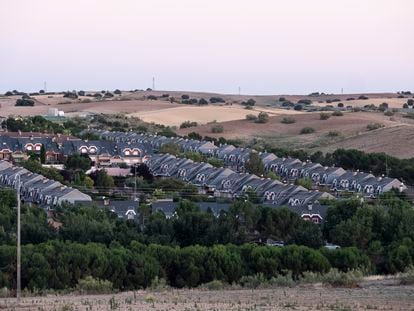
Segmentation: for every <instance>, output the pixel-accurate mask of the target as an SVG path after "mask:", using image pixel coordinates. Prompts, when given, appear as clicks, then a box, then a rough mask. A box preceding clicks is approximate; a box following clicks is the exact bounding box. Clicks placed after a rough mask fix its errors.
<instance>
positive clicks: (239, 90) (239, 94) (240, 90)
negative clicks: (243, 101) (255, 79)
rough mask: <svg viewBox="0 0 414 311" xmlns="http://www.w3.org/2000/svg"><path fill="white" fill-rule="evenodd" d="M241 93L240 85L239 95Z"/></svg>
mask: <svg viewBox="0 0 414 311" xmlns="http://www.w3.org/2000/svg"><path fill="white" fill-rule="evenodd" d="M240 94H241V88H240V86H239V95H240Z"/></svg>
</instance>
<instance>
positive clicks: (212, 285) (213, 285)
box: [200, 280, 224, 290]
mask: <svg viewBox="0 0 414 311" xmlns="http://www.w3.org/2000/svg"><path fill="white" fill-rule="evenodd" d="M200 287H201V288H206V289H208V290H221V289H223V288H224V283H223V282H222V281H220V280H213V281H211V282H208V283H205V284H202V285H200Z"/></svg>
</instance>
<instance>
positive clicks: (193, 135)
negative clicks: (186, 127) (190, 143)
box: [187, 132, 203, 140]
mask: <svg viewBox="0 0 414 311" xmlns="http://www.w3.org/2000/svg"><path fill="white" fill-rule="evenodd" d="M187 136H188V138H190V139H196V140H202V139H203V137H202V136H201V135H200V134H198V133H196V132H191V133H188V135H187Z"/></svg>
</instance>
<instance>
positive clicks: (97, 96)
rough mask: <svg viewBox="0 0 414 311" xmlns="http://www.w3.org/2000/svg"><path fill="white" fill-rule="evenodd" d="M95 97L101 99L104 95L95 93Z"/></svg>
mask: <svg viewBox="0 0 414 311" xmlns="http://www.w3.org/2000/svg"><path fill="white" fill-rule="evenodd" d="M93 97H96V98H101V97H102V94H101V93H95V94H93Z"/></svg>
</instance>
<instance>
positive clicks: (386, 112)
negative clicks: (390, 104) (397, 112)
mask: <svg viewBox="0 0 414 311" xmlns="http://www.w3.org/2000/svg"><path fill="white" fill-rule="evenodd" d="M393 115H394V112H392V111H391V110H387V111H385V112H384V116H387V117H392V116H393Z"/></svg>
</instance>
